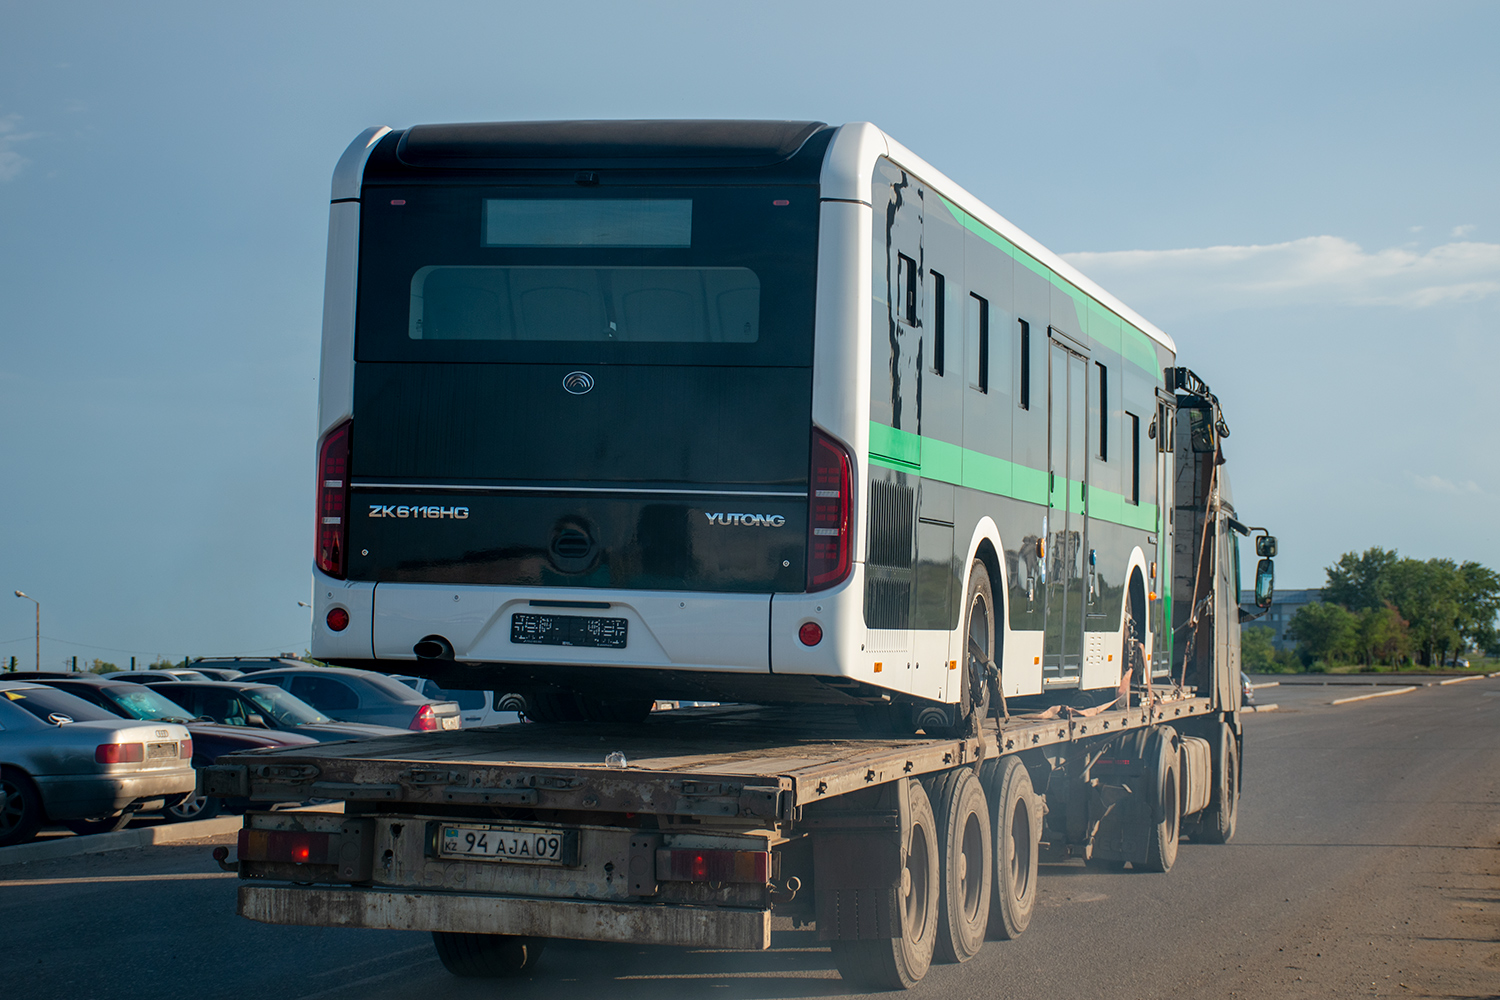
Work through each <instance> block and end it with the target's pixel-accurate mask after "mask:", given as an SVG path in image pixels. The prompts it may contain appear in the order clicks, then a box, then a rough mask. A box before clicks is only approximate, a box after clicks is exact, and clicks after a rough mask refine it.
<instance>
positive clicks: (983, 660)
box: [918, 559, 996, 740]
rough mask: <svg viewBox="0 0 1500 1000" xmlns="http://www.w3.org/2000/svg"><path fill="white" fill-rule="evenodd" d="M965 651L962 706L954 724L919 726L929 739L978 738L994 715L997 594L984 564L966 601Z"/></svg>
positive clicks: (954, 712) (977, 563)
mask: <svg viewBox="0 0 1500 1000" xmlns="http://www.w3.org/2000/svg"><path fill="white" fill-rule="evenodd" d="M964 608H965V611H964V627H963V632H962V633H961V637H962V638H961V641H962V642H963V644H964V648H963V650H962V651H961V652H960V653H959V657H958V662H959V663H961V664H963V667H964V672H963V673H962V674H961V675H960V680H961V685H962V686H961V690H960V694H959V699H958V704H957V705H951V706H949V707H948V712H949V716H948V717H949V719H950V720H951V724H947V725H927V724H925V723H923V722H922V721H921V719H920V718H919V719H918V725H919V726H920V727H921V728H922V729H923V731H925V732H926V733H927V735H928V736H932V737H935V738H937V739H955V740H956V739H964V738H965V737H969V736H977V735H978V733H979V726H980V723H981V722H982V721H983V720H984V718H985V717H986V716H988V715H989V714H990V688H991V686H992V685H991V678H990V662H991V661H993V660H994V659H995V632H996V626H995V593H994V590H993V588H991V586H990V571H989V570H988V569H986V568H985V565H984V563H983V562H982V561H981V560H978V559H975V560H974V564H973V565H972V566H970V567H969V590H968V597H967V599H966V600H965V601H964Z"/></svg>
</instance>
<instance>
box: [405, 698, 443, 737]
mask: <svg viewBox="0 0 1500 1000" xmlns="http://www.w3.org/2000/svg"><path fill="white" fill-rule="evenodd" d="M406 728H408V729H415V730H417V731H418V732H422V733H430V732H432V731H433V730H434V729H437V728H438V720H437V713H436V712H434V711H433V710H432V706H431V705H423V706H422V707H421V708H419V709H417V714H416V715H414V716H412V720H411V725H410V726H407V727H406Z"/></svg>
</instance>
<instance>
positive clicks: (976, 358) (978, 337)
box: [969, 292, 990, 393]
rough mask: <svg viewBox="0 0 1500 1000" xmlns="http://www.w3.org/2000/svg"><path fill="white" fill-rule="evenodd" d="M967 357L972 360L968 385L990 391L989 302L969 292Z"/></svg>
mask: <svg viewBox="0 0 1500 1000" xmlns="http://www.w3.org/2000/svg"><path fill="white" fill-rule="evenodd" d="M969 298H970V299H971V300H972V301H971V302H970V303H969V357H970V359H971V360H972V361H973V362H974V369H973V374H972V375H971V376H970V378H969V387H970V388H971V389H978V390H979V391H980V392H986V393H987V392H989V391H990V303H989V300H988V299H985V298H982V297H980V296H978V295H975V294H974V293H973V292H970V293H969Z"/></svg>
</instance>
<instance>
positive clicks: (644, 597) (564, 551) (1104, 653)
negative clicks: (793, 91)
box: [312, 121, 1238, 734]
mask: <svg viewBox="0 0 1500 1000" xmlns="http://www.w3.org/2000/svg"><path fill="white" fill-rule="evenodd" d="M1175 356H1176V349H1175V346H1174V344H1173V342H1172V340H1171V339H1170V338H1169V337H1168V336H1167V335H1166V334H1164V333H1163V332H1162V331H1160V330H1159V329H1157V328H1156V327H1155V326H1153V325H1152V324H1151V323H1150V322H1148V321H1147V320H1146V319H1144V318H1143V317H1141V316H1140V315H1138V314H1137V313H1136V312H1134V311H1133V310H1131V309H1130V308H1129V307H1127V306H1126V305H1124V304H1123V303H1122V302H1120V301H1119V300H1118V299H1116V298H1115V297H1114V296H1112V295H1110V294H1109V293H1108V292H1106V291H1104V290H1103V289H1102V288H1100V287H1099V286H1097V285H1096V284H1094V283H1093V282H1092V281H1090V280H1089V279H1088V278H1086V277H1084V276H1083V275H1082V274H1080V273H1079V272H1078V271H1077V270H1076V269H1074V268H1073V267H1072V266H1070V265H1069V264H1068V263H1067V262H1066V261H1064V260H1062V259H1061V258H1060V257H1058V256H1057V255H1056V254H1054V253H1052V252H1050V251H1049V250H1047V249H1046V248H1045V247H1043V246H1042V245H1041V244H1039V243H1038V242H1037V241H1036V240H1034V239H1032V238H1031V237H1029V236H1027V235H1026V234H1025V233H1023V232H1021V231H1020V230H1019V229H1018V228H1017V227H1016V226H1014V225H1013V224H1011V223H1010V222H1008V221H1007V220H1006V219H1004V218H1003V217H1001V216H1000V215H999V214H997V213H996V212H995V211H993V210H992V209H990V208H989V207H987V206H986V205H984V204H983V203H982V202H980V201H979V200H978V199H977V198H975V197H974V196H972V195H970V194H969V193H968V192H966V191H965V190H964V189H963V188H961V187H959V186H958V185H957V184H955V183H954V182H953V181H951V180H949V179H948V178H947V177H946V176H944V175H943V174H942V173H941V172H940V171H938V170H937V169H935V168H934V167H932V166H931V165H929V164H928V163H926V162H925V161H924V160H922V159H921V158H920V157H918V156H916V155H915V154H913V153H912V152H911V151H910V150H908V149H907V148H906V147H904V146H903V145H901V144H900V143H899V142H897V141H896V140H895V139H893V138H891V137H890V136H888V135H887V134H885V133H884V132H882V131H881V130H880V129H878V128H876V127H875V126H874V125H871V124H869V123H864V122H857V123H851V124H846V125H841V126H829V125H826V124H824V123H821V122H788V121H561V122H501V123H473V124H440V125H417V126H413V127H411V128H407V129H404V130H392V129H389V128H374V129H370V130H367V131H366V132H364V133H363V134H361V135H360V136H359V137H358V138H357V139H356V140H355V141H354V142H353V143H352V144H351V145H350V146H349V147H348V150H347V151H346V152H345V153H344V155H343V156H342V158H341V159H340V160H339V162H338V166H337V168H336V170H335V172H334V177H333V190H332V205H331V209H330V222H329V242H328V263H327V285H326V298H325V304H324V314H323V341H322V363H321V378H320V382H319V386H320V389H319V437H318V453H317V456H318V457H317V463H318V468H317V537H316V557H315V569H314V587H313V592H314V598H315V600H314V606H315V614H314V631H313V637H312V655H313V656H314V657H315V658H317V659H319V660H323V661H326V662H330V663H337V664H343V665H348V666H361V667H367V668H371V669H376V670H383V671H386V672H394V673H401V674H408V675H416V676H424V677H430V678H432V679H433V680H434V681H436V682H437V683H438V684H440V685H442V686H444V687H448V688H463V689H471V688H472V689H483V690H495V691H514V692H520V693H522V694H523V695H524V696H525V697H526V699H527V702H528V712H529V713H530V714H531V716H532V717H533V718H538V719H542V720H557V721H566V720H593V721H628V720H635V719H639V718H642V717H643V716H644V715H645V714H646V713H647V712H649V711H650V710H651V706H652V703H653V701H654V700H655V699H693V700H702V701H716V702H727V701H742V702H755V703H768V704H825V705H846V706H849V707H851V708H853V709H854V710H856V711H857V712H858V714H859V715H860V718H861V719H862V720H864V721H866V722H868V724H869V725H871V726H873V727H876V728H877V729H881V730H892V731H907V732H910V731H915V730H918V729H920V730H924V731H926V732H928V733H929V734H937V733H958V732H963V731H965V730H972V729H973V727H974V726H975V723H976V720H977V719H980V718H982V717H983V716H985V715H986V714H987V713H1008V712H1009V711H1010V710H1011V709H1013V708H1016V707H1018V706H1022V707H1024V706H1036V705H1045V704H1058V703H1067V704H1071V705H1087V704H1100V703H1102V702H1103V701H1106V700H1108V699H1110V698H1111V697H1113V696H1114V693H1115V692H1117V691H1118V690H1120V689H1122V688H1123V687H1124V686H1126V685H1129V684H1138V685H1139V684H1150V683H1151V682H1152V680H1153V679H1155V680H1158V681H1161V680H1165V679H1167V678H1168V677H1169V675H1170V674H1171V673H1172V670H1173V665H1174V664H1173V659H1172V656H1173V641H1172V633H1173V630H1174V624H1173V623H1174V610H1173V608H1172V606H1171V605H1172V598H1173V590H1174V588H1173V586H1172V585H1171V584H1170V583H1168V582H1167V581H1172V580H1173V579H1174V577H1173V575H1172V574H1173V564H1174V555H1175V556H1176V560H1175V561H1177V562H1181V563H1183V566H1182V567H1180V568H1179V569H1180V570H1181V571H1182V572H1180V573H1179V575H1182V573H1186V574H1187V575H1186V577H1184V578H1185V579H1191V578H1192V575H1193V573H1194V572H1195V568H1196V565H1197V563H1198V559H1197V558H1195V557H1194V556H1193V553H1194V552H1195V551H1197V549H1198V540H1197V539H1195V538H1189V537H1184V538H1182V539H1180V540H1179V541H1178V542H1177V544H1176V548H1175V551H1174V536H1173V518H1172V509H1173V491H1174V483H1173V481H1172V473H1171V470H1172V468H1173V461H1172V453H1171V452H1172V449H1173V448H1174V446H1175V445H1174V441H1175V438H1176V437H1177V436H1178V435H1176V434H1175V433H1174V429H1175V428H1176V427H1177V421H1178V414H1177V408H1178V404H1177V402H1176V400H1177V399H1178V397H1177V396H1176V395H1174V393H1175V390H1177V389H1180V388H1187V389H1188V390H1190V391H1196V389H1197V388H1201V389H1202V390H1203V395H1204V396H1205V397H1206V398H1209V399H1211V398H1212V397H1211V396H1209V395H1208V394H1207V389H1206V386H1202V385H1201V383H1199V382H1197V380H1196V377H1194V376H1191V373H1186V370H1185V369H1179V368H1177V367H1176V357H1175ZM1177 373H1185V374H1182V375H1179V374H1177ZM1184 379H1190V380H1191V383H1189V382H1185V381H1184ZM1194 398H1196V397H1194ZM1189 415H1190V414H1187V413H1184V414H1183V418H1184V419H1186V418H1187V416H1189ZM1191 415H1192V421H1191V425H1190V426H1191V436H1192V445H1193V448H1194V450H1197V448H1198V445H1199V444H1200V443H1206V450H1205V455H1210V456H1211V455H1212V454H1213V453H1214V451H1215V448H1216V444H1215V442H1216V439H1217V435H1218V434H1219V433H1220V432H1221V431H1222V432H1227V428H1223V426H1222V418H1221V417H1220V416H1219V415H1218V410H1217V401H1214V404H1213V405H1212V406H1207V405H1206V404H1205V407H1204V408H1201V409H1194V410H1192V414H1191ZM1183 426H1185V427H1186V426H1189V425H1188V424H1184V425H1183ZM1199 499H1200V500H1201V498H1199ZM1195 502H1197V501H1195ZM1200 520H1201V519H1200ZM1194 523H1200V522H1199V521H1195V522H1194ZM1236 551H1237V550H1236ZM1184 553H1186V556H1185V557H1184V555H1183V554H1184ZM1236 565H1237V562H1236ZM1196 586H1197V584H1196V582H1194V583H1193V587H1194V588H1196ZM1176 589H1177V590H1178V591H1179V592H1183V590H1182V587H1181V586H1179V587H1177V588H1176ZM1232 592H1233V593H1236V594H1237V593H1238V588H1237V587H1235V588H1234V589H1233V591H1232ZM1193 593H1196V589H1195V590H1194V591H1193ZM1179 603H1188V602H1184V601H1182V599H1181V598H1179ZM1228 610H1229V609H1225V611H1226V613H1227V612H1228ZM1186 613H1187V612H1186V610H1184V609H1179V610H1178V614H1177V617H1179V618H1181V617H1183V615H1184V614H1186ZM1235 626H1236V628H1237V622H1236V623H1235Z"/></svg>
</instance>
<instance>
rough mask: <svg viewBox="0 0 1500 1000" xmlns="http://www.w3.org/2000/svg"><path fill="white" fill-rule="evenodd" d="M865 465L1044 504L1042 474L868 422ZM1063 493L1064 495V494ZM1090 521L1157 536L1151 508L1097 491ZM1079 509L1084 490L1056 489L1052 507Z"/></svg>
mask: <svg viewBox="0 0 1500 1000" xmlns="http://www.w3.org/2000/svg"><path fill="white" fill-rule="evenodd" d="M870 464H871V465H878V466H880V467H881V468H884V469H891V470H893V471H895V472H909V473H915V474H916V475H919V476H921V477H922V478H924V479H935V480H937V481H938V482H942V483H951V484H953V485H954V486H964V487H967V488H969V489H975V490H980V491H982V492H985V493H994V494H996V495H997V496H1003V497H1010V498H1012V499H1015V500H1024V501H1026V502H1027V503H1035V504H1046V503H1047V502H1048V497H1047V473H1046V472H1045V471H1043V470H1041V469H1033V468H1031V467H1029V466H1025V465H1020V464H1018V463H1016V462H1011V461H1008V460H1007V459H1003V458H996V457H995V456H994V455H986V454H984V453H983V452H978V451H974V450H972V449H969V448H964V447H962V446H960V445H956V444H952V443H950V442H947V441H938V440H936V439H934V438H928V437H922V436H920V435H917V434H913V433H911V432H910V431H903V430H900V429H898V428H895V427H888V426H886V425H885V424H882V423H877V422H876V421H874V420H872V421H870ZM1064 490H1066V493H1064ZM1088 494H1089V495H1088V509H1089V517H1091V518H1097V519H1098V520H1100V521H1108V522H1110V523H1111V524H1120V525H1124V526H1125V527H1127V528H1139V529H1140V530H1141V531H1156V530H1157V524H1156V505H1155V504H1148V503H1142V504H1135V503H1130V502H1129V501H1128V500H1126V499H1125V498H1124V497H1123V496H1121V495H1120V494H1118V493H1115V492H1112V491H1110V490H1106V489H1102V488H1100V487H1098V486H1094V487H1091V488H1090V489H1089V491H1088ZM1064 504H1069V505H1071V506H1072V508H1073V509H1074V510H1078V509H1079V508H1081V507H1082V506H1083V484H1082V483H1080V482H1076V481H1073V480H1068V479H1061V480H1059V481H1057V483H1056V496H1055V497H1054V498H1053V502H1052V504H1051V506H1053V507H1059V508H1060V507H1062V506H1063V505H1064Z"/></svg>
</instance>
